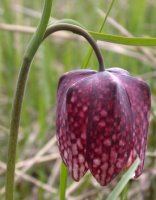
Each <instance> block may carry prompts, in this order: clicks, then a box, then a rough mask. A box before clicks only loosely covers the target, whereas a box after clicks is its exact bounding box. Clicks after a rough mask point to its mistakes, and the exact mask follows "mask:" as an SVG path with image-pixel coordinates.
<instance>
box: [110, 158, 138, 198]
mask: <svg viewBox="0 0 156 200" xmlns="http://www.w3.org/2000/svg"><path fill="white" fill-rule="evenodd" d="M139 163H140V160H139V158H137V159H136V160H135V161H134V163H133V164H132V165H131V167H130V168H129V169H128V170H127V172H126V173H125V174H124V175H123V176H122V178H121V180H120V181H119V182H118V184H117V185H116V187H115V188H114V189H113V191H112V192H111V193H110V194H109V196H108V197H107V199H106V200H116V199H117V198H118V197H119V195H120V193H121V192H122V191H123V189H124V188H125V186H126V185H127V183H128V181H129V180H130V179H131V178H132V177H133V175H134V173H135V170H136V169H137V167H138V165H139Z"/></svg>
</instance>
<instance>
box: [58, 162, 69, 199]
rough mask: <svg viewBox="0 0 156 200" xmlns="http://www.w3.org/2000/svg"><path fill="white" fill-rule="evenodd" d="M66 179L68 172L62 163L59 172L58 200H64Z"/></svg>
mask: <svg viewBox="0 0 156 200" xmlns="http://www.w3.org/2000/svg"><path fill="white" fill-rule="evenodd" d="M67 177H68V170H67V168H66V166H65V165H64V163H63V162H62V164H61V172H60V200H65V196H66V187H67Z"/></svg>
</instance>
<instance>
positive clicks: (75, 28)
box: [44, 23, 105, 71]
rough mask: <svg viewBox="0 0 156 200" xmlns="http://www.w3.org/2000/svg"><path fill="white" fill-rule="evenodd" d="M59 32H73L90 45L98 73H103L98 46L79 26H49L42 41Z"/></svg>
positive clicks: (59, 24) (62, 24)
mask: <svg viewBox="0 0 156 200" xmlns="http://www.w3.org/2000/svg"><path fill="white" fill-rule="evenodd" d="M61 30H66V31H71V32H73V33H75V34H78V35H81V36H83V37H84V38H85V39H86V40H87V41H88V42H89V43H90V45H91V46H92V48H93V50H94V52H95V54H96V56H97V59H98V62H99V71H104V70H105V68H104V62H103V57H102V55H101V52H100V50H99V48H98V46H97V44H96V41H95V40H94V39H93V38H92V36H91V35H90V34H89V33H88V32H87V31H85V30H84V29H83V28H81V27H79V26H76V25H73V24H66V23H56V24H55V25H53V26H49V27H48V28H47V30H46V32H45V36H44V39H45V38H46V37H48V36H49V35H50V34H52V33H54V32H57V31H61Z"/></svg>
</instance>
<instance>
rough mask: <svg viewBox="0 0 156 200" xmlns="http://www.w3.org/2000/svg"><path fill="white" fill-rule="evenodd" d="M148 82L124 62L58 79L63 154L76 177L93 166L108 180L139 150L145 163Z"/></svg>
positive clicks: (104, 181) (98, 176) (98, 177)
mask: <svg viewBox="0 0 156 200" xmlns="http://www.w3.org/2000/svg"><path fill="white" fill-rule="evenodd" d="M150 102H151V100H150V89H149V87H148V85H147V84H146V83H145V82H143V81H142V80H139V79H137V78H133V77H132V76H130V74H129V73H128V72H127V71H126V70H123V69H120V68H110V69H108V70H105V71H103V72H97V71H93V70H75V71H71V72H69V73H66V74H64V75H63V76H62V77H61V78H60V81H59V84H58V92H57V110H56V127H57V139H58V146H59V150H60V154H61V157H62V159H63V161H64V163H65V164H66V165H67V167H68V169H69V173H70V175H71V176H72V178H73V179H74V180H75V181H79V180H80V178H81V177H82V176H84V174H85V173H86V171H87V170H90V172H91V173H92V175H93V176H94V177H95V179H96V180H97V181H98V182H99V183H100V184H101V185H107V184H108V183H110V182H111V181H112V179H114V178H115V177H116V176H117V175H118V174H119V173H121V172H122V171H123V170H125V169H126V168H128V167H129V166H130V165H131V164H132V163H133V161H134V160H135V159H136V157H137V156H138V157H139V158H140V160H141V162H140V164H139V166H138V168H137V170H136V171H135V177H138V176H139V175H140V174H141V173H142V171H143V166H144V159H145V151H146V143H147V132H148V124H149V122H148V118H149V113H150V104H151V103H150Z"/></svg>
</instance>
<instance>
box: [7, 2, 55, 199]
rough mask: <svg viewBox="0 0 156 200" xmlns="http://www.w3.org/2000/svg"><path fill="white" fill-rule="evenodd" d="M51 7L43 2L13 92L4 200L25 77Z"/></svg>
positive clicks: (9, 188)
mask: <svg viewBox="0 0 156 200" xmlns="http://www.w3.org/2000/svg"><path fill="white" fill-rule="evenodd" d="M51 7H52V0H45V2H44V9H43V14H42V17H41V20H40V23H39V25H38V28H37V30H36V32H35V33H34V35H33V37H32V39H31V41H30V43H29V45H28V48H27V49H26V52H25V55H24V59H23V63H22V66H21V70H20V74H19V78H18V82H17V88H16V92H15V97H14V102H13V109H12V116H11V125H10V135H9V146H8V160H7V174H6V194H5V197H6V200H13V192H14V172H15V160H16V146H17V138H18V129H19V123H20V115H21V107H22V101H23V95H24V90H25V85H26V80H27V75H28V72H29V68H30V64H31V62H32V59H33V57H34V54H35V53H36V51H37V49H38V47H39V45H40V43H41V41H42V38H43V35H44V33H45V30H46V27H47V24H48V21H49V17H50V13H51Z"/></svg>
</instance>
